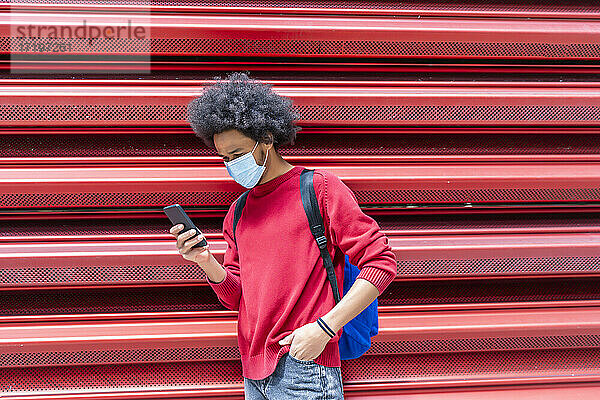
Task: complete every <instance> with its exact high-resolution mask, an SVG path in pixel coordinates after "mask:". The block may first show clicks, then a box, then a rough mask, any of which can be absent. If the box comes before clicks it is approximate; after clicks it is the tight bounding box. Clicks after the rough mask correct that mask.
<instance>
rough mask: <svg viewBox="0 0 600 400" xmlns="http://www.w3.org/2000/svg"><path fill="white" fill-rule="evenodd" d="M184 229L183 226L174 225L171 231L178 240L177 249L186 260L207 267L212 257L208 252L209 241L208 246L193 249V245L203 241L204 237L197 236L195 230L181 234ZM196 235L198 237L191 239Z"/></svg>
mask: <svg viewBox="0 0 600 400" xmlns="http://www.w3.org/2000/svg"><path fill="white" fill-rule="evenodd" d="M182 229H183V224H177V225H173V226H172V227H171V229H170V230H169V232H171V234H172V235H173V236H175V237H176V238H177V249H178V250H179V254H181V255H182V256H183V258H185V259H186V260H190V261H193V262H195V263H197V264H198V265H200V266H203V265H207V264H208V262H209V260H210V257H211V253H210V251H209V250H208V248H209V247H210V246H209V244H208V241H207V242H206V246H204V247H198V248H195V249H192V246H193V245H195V244H196V243H199V242H201V241H202V239H203V238H204V235H202V234H198V235H196V232H193V231H194V230H193V229H190V230H188V231H187V232H184V233H182V234H179V232H181V230H182ZM194 235H196V237H194V238H192V239H190V238H191V237H192V236H194Z"/></svg>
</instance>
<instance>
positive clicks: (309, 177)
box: [300, 168, 340, 304]
mask: <svg viewBox="0 0 600 400" xmlns="http://www.w3.org/2000/svg"><path fill="white" fill-rule="evenodd" d="M314 172H315V171H314V170H312V169H307V168H305V169H304V170H303V171H302V172H301V173H300V197H301V198H302V205H303V206H304V211H305V212H306V216H307V217H308V224H309V225H310V231H311V232H312V234H313V236H314V238H315V240H316V241H317V245H318V246H319V250H321V257H322V258H323V265H324V266H325V270H327V278H328V279H329V283H330V284H331V289H332V290H333V298H334V299H335V304H337V303H339V301H340V290H339V289H338V285H337V279H336V277H335V271H334V269H333V262H332V261H331V255H329V251H327V237H326V236H325V228H324V226H323V217H322V216H321V211H320V210H319V203H318V201H317V195H316V193H315V187H314V184H313V175H314Z"/></svg>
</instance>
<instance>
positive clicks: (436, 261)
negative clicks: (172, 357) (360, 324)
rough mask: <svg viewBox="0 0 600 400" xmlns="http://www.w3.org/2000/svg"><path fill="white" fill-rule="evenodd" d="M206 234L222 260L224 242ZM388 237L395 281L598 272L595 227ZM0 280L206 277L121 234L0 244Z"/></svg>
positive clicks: (138, 281)
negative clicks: (85, 239)
mask: <svg viewBox="0 0 600 400" xmlns="http://www.w3.org/2000/svg"><path fill="white" fill-rule="evenodd" d="M165 229H166V228H165ZM206 236H207V238H209V239H211V251H212V252H213V254H214V255H215V258H217V260H219V261H220V262H222V259H223V254H224V252H225V249H226V247H227V245H226V243H225V241H224V240H222V239H221V240H219V239H217V238H215V237H214V236H215V235H209V234H207V235H206ZM389 241H390V245H391V246H392V248H393V250H394V252H395V253H396V257H397V259H398V278H397V279H401V280H417V279H426V280H432V279H463V278H467V277H471V278H489V277H505V278H508V277H517V278H531V277H533V278H535V277H550V276H562V277H568V276H577V277H582V276H598V274H599V273H600V257H599V254H600V234H598V233H572V234H566V233H565V234H558V233H548V234H513V235H509V234H497V235H436V236H420V237H419V236H414V237H411V236H408V237H401V236H394V235H389ZM0 278H1V279H0V281H1V283H0V289H14V288H36V287H37V288H49V287H81V286H88V287H108V286H115V285H118V286H140V285H142V286H143V285H149V284H175V283H179V284H181V283H196V284H197V283H205V279H206V276H205V274H204V272H203V270H202V269H201V268H198V266H197V265H196V264H194V263H191V262H188V261H184V260H183V259H182V258H181V256H180V255H179V253H178V252H177V249H176V246H175V244H174V241H173V240H168V241H160V240H145V241H140V240H129V241H124V240H121V241H88V242H76V241H73V242H69V241H65V242H54V243H52V242H50V243H44V242H39V241H38V242H31V241H21V242H17V243H6V244H0Z"/></svg>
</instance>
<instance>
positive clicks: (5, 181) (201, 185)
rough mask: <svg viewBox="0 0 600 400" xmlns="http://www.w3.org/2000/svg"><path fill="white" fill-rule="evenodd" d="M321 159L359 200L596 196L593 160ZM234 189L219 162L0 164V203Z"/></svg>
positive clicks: (70, 202)
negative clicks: (368, 163) (367, 163)
mask: <svg viewBox="0 0 600 400" xmlns="http://www.w3.org/2000/svg"><path fill="white" fill-rule="evenodd" d="M304 166H305V167H307V168H317V167H319V168H320V167H321V166H319V165H314V164H313V165H310V164H308V165H307V164H305V165H304ZM322 167H323V168H325V169H327V170H328V171H331V172H332V173H334V174H335V175H337V176H339V177H340V178H341V179H342V180H343V181H344V182H345V183H346V185H347V186H348V187H349V188H350V189H352V190H353V191H354V192H355V194H356V197H357V199H358V201H359V203H360V204H373V205H382V204H397V205H400V204H405V205H406V204H409V205H410V204H415V203H420V204H425V203H439V202H446V203H455V204H456V203H475V204H479V203H519V202H520V203H523V202H574V201H578V202H582V201H588V202H593V201H598V199H600V166H599V165H598V164H594V163H584V162H582V163H577V162H565V163H511V164H509V165H506V164H504V163H497V164H496V163H486V164H472V163H452V164H443V163H440V164H435V163H431V164H424V163H423V164H419V165H414V164H405V165H398V164H396V165H393V166H385V165H381V166H380V165H377V166H375V165H374V166H372V167H370V168H369V169H365V168H364V167H363V166H352V165H325V166H322ZM33 183H35V185H33ZM240 189H243V188H241V186H240V185H238V184H237V183H235V182H234V181H233V179H231V177H230V176H229V175H228V174H227V172H226V171H225V170H224V168H223V167H210V166H203V167H202V168H198V167H195V166H181V167H179V168H176V169H175V168H172V167H149V168H141V167H120V168H110V167H95V168H68V167H64V168H38V167H32V168H4V169H1V170H0V202H2V203H3V204H4V207H3V208H5V209H10V208H21V207H42V206H43V207H90V206H103V207H114V206H119V207H125V206H127V207H131V206H136V207H139V206H153V207H157V206H159V205H164V204H167V203H168V204H171V203H170V202H178V203H179V204H181V205H182V206H185V205H204V206H229V205H231V204H232V202H233V201H234V200H235V199H236V198H237V196H238V195H239V194H240V193H241V192H242V190H240ZM462 205H463V206H464V204H462ZM468 205H469V204H467V206H468Z"/></svg>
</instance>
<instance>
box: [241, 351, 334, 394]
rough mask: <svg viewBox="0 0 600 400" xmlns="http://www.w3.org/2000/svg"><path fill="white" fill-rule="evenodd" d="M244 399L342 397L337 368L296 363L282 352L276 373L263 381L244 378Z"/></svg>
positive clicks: (299, 361) (314, 363) (313, 363)
mask: <svg viewBox="0 0 600 400" xmlns="http://www.w3.org/2000/svg"><path fill="white" fill-rule="evenodd" d="M244 398H245V399H246V400H257V399H259V400H265V399H266V400H280V399H281V400H286V399H290V400H291V399H293V400H299V399H306V400H311V399H322V400H338V399H343V398H344V391H343V387H342V371H341V368H340V367H325V366H323V365H319V364H317V363H316V362H314V361H312V360H310V361H305V360H298V359H297V358H294V357H292V356H291V355H290V353H289V352H288V353H285V354H284V355H283V357H281V358H280V359H279V362H278V363H277V366H276V367H275V371H273V373H272V374H271V375H269V376H267V377H266V378H264V379H259V380H255V379H249V378H246V377H244Z"/></svg>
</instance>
